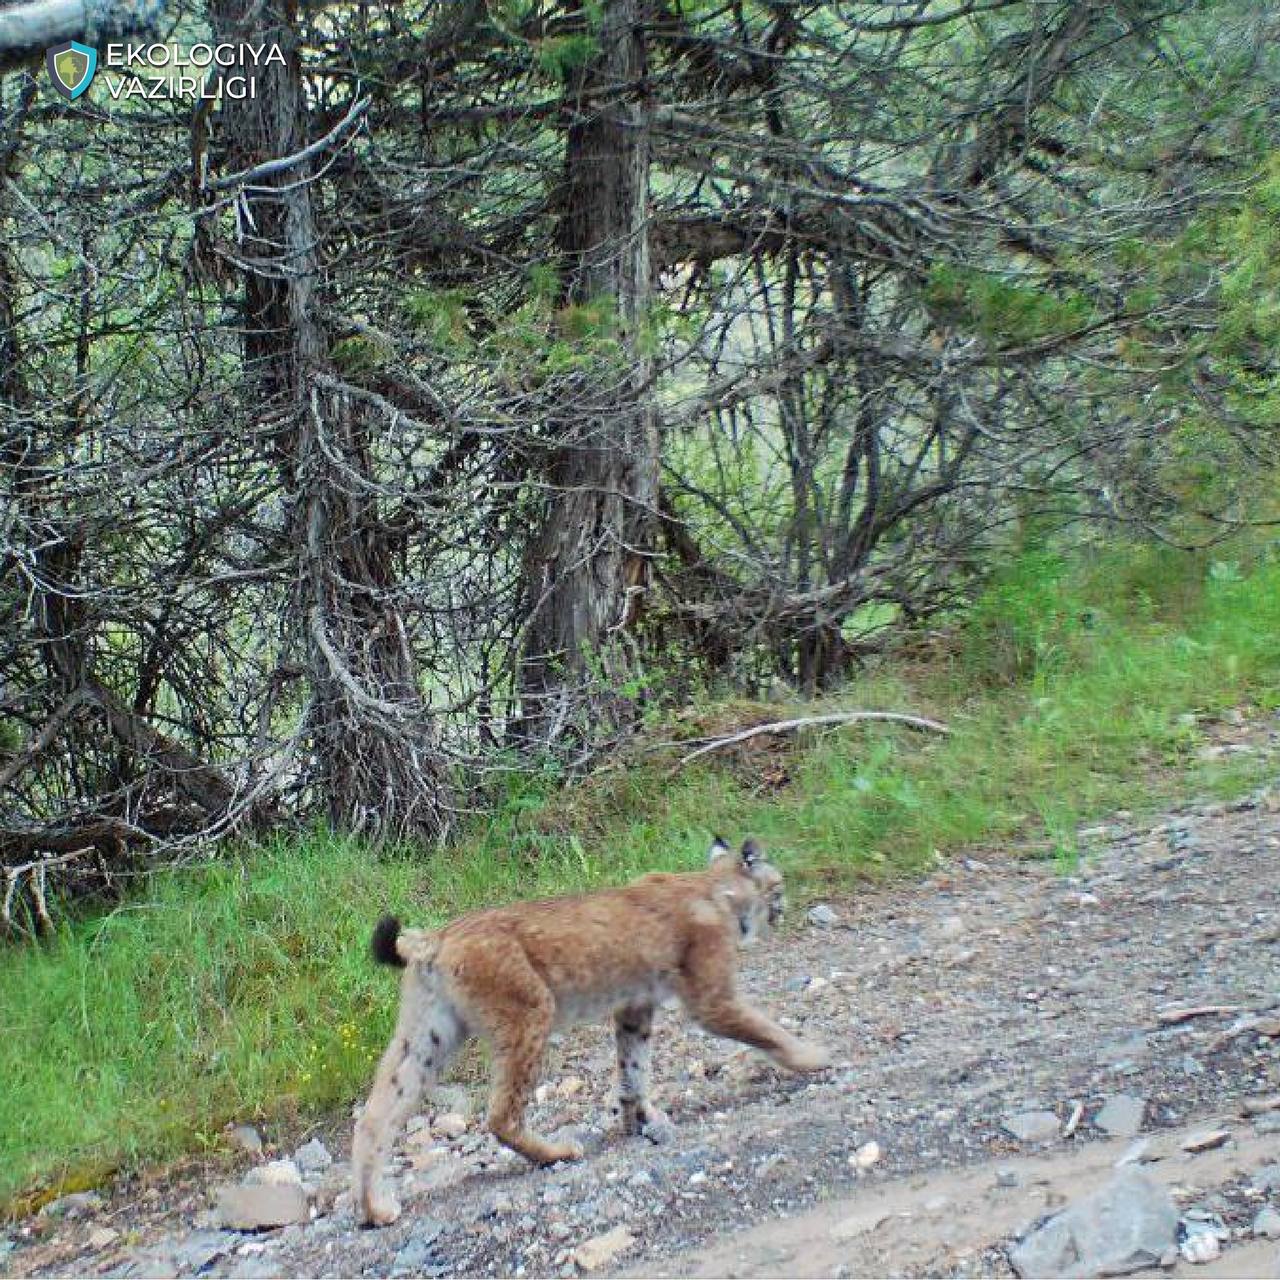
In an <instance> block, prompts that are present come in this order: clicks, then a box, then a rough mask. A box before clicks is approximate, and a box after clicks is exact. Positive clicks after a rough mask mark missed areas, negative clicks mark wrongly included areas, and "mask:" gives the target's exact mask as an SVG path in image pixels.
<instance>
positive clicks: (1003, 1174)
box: [996, 1164, 1022, 1187]
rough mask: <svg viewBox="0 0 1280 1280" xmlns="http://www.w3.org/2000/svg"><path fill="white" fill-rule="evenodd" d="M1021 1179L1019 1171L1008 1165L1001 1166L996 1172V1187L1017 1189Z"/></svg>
mask: <svg viewBox="0 0 1280 1280" xmlns="http://www.w3.org/2000/svg"><path fill="white" fill-rule="evenodd" d="M1021 1181H1022V1180H1021V1178H1019V1177H1018V1171H1017V1169H1014V1168H1012V1167H1011V1166H1009V1165H1007V1164H1003V1165H1001V1166H1000V1167H999V1168H998V1169H997V1170H996V1186H997V1187H1016V1186H1017V1185H1018V1183H1019V1182H1021Z"/></svg>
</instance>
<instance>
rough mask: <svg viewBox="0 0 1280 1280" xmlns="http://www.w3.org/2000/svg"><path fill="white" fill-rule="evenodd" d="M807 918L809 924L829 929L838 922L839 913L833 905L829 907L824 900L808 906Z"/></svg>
mask: <svg viewBox="0 0 1280 1280" xmlns="http://www.w3.org/2000/svg"><path fill="white" fill-rule="evenodd" d="M808 920H809V923H810V924H811V925H816V926H817V927H818V928H819V929H830V928H831V927H832V926H833V925H837V924H839V923H840V915H839V913H838V912H837V911H836V909H835V908H834V907H829V906H827V904H826V903H825V902H819V903H817V904H816V905H814V906H812V907H810V908H809V913H808Z"/></svg>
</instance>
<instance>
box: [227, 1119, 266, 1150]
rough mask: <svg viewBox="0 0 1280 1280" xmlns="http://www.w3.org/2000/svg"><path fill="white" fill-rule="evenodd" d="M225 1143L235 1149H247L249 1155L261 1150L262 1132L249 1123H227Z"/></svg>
mask: <svg viewBox="0 0 1280 1280" xmlns="http://www.w3.org/2000/svg"><path fill="white" fill-rule="evenodd" d="M225 1132H226V1135H227V1145H228V1146H230V1147H231V1148H232V1149H233V1150H236V1151H247V1152H248V1153H249V1154H250V1155H253V1156H256V1155H260V1154H261V1152H262V1134H260V1133H259V1132H258V1131H257V1129H255V1128H254V1127H253V1125H251V1124H229V1125H227V1127H226V1130H225Z"/></svg>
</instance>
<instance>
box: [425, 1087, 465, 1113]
mask: <svg viewBox="0 0 1280 1280" xmlns="http://www.w3.org/2000/svg"><path fill="white" fill-rule="evenodd" d="M431 1105H432V1106H433V1107H434V1108H435V1110H436V1111H437V1112H446V1111H452V1112H454V1113H456V1114H457V1115H460V1116H464V1117H466V1118H467V1119H470V1118H471V1116H472V1115H473V1114H474V1113H475V1111H476V1093H475V1090H473V1089H468V1088H466V1086H465V1085H460V1084H438V1085H436V1087H435V1088H434V1089H432V1090H431Z"/></svg>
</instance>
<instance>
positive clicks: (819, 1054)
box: [783, 1040, 831, 1071]
mask: <svg viewBox="0 0 1280 1280" xmlns="http://www.w3.org/2000/svg"><path fill="white" fill-rule="evenodd" d="M783 1065H784V1066H786V1067H788V1068H790V1070H792V1071H825V1070H826V1069H827V1068H828V1067H829V1066H830V1065H831V1054H830V1053H829V1052H828V1051H827V1050H826V1049H824V1048H823V1047H822V1045H820V1044H809V1043H807V1042H805V1041H803V1040H801V1041H797V1043H796V1044H795V1045H794V1046H793V1047H792V1048H791V1049H789V1050H788V1051H787V1056H786V1057H785V1058H784V1059H783Z"/></svg>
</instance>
